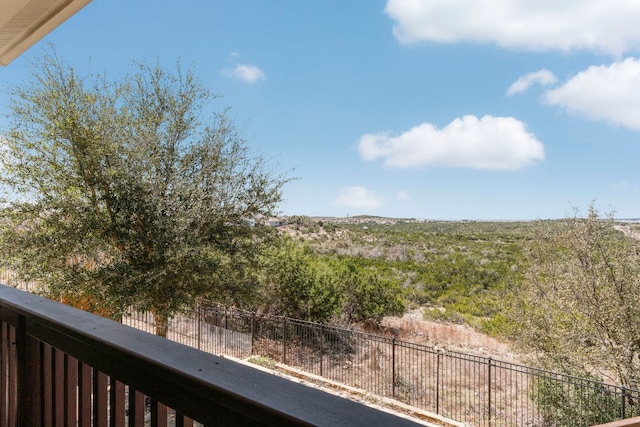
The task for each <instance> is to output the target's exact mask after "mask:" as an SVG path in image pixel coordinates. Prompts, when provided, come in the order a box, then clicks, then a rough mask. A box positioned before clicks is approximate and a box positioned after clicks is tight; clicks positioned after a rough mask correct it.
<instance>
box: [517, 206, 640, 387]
mask: <svg viewBox="0 0 640 427" xmlns="http://www.w3.org/2000/svg"><path fill="white" fill-rule="evenodd" d="M614 226H615V221H614V220H613V219H612V218H611V217H607V218H601V217H600V216H599V214H598V212H597V211H596V209H595V208H594V207H593V206H592V207H590V209H589V213H588V215H587V216H586V217H584V218H582V217H578V216H577V215H576V216H574V217H573V218H569V219H567V221H566V224H565V228H564V230H563V231H561V232H558V231H557V230H553V231H552V232H548V233H545V234H543V235H542V236H541V237H540V239H539V243H538V244H537V245H534V246H533V247H532V250H531V254H530V256H531V267H530V269H529V271H528V273H527V277H528V280H527V281H526V284H525V285H523V288H522V289H521V290H520V294H519V298H518V299H517V300H516V303H515V305H514V308H513V312H512V313H511V315H512V319H513V320H514V321H515V322H516V323H517V324H518V328H517V330H516V331H515V334H514V338H515V339H516V340H517V341H518V342H519V343H520V344H522V345H524V348H525V349H527V350H528V351H531V350H533V351H534V352H535V355H536V358H537V360H538V361H539V362H542V363H543V364H545V365H546V366H547V367H549V368H553V369H560V370H562V371H565V372H570V373H575V372H580V373H590V374H594V375H597V376H598V377H599V378H605V379H609V380H611V381H615V382H620V383H622V384H623V385H625V386H627V387H631V388H638V387H639V386H640V339H639V338H638V337H640V280H638V278H639V277H640V248H639V247H638V242H637V241H635V240H633V239H630V238H628V237H627V236H625V235H624V234H623V233H621V232H619V231H617V230H616V229H615V228H614Z"/></svg>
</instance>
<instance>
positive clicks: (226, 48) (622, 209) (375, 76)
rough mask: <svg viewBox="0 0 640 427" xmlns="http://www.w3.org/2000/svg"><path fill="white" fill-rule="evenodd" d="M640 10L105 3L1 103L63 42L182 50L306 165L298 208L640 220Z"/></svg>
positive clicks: (121, 69) (23, 67)
mask: <svg viewBox="0 0 640 427" xmlns="http://www.w3.org/2000/svg"><path fill="white" fill-rule="evenodd" d="M638 21H640V2H635V1H618V2H611V1H608V0H580V1H576V0H563V1H562V2H558V1H535V2H533V1H530V0H483V1H479V0H457V1H451V0H388V1H382V0H366V1H365V0H350V1H344V0H340V1H338V0H323V1H317V2H311V1H300V0H269V1H267V0H202V1H199V0H198V1H197V0H191V1H186V2H180V3H178V2H169V1H164V0H155V1H148V0H136V1H131V0H127V1H125V0H109V1H106V0H93V2H91V3H90V4H89V5H87V6H86V7H85V8H84V9H82V10H81V11H80V12H78V13H77V14H76V15H75V16H73V17H72V18H71V19H69V20H68V21H67V22H65V23H64V24H63V25H62V26H61V27H59V28H58V29H56V30H54V31H53V32H52V33H50V34H49V35H48V36H47V37H46V38H45V39H44V40H43V41H41V42H39V43H38V44H36V45H35V46H34V47H33V48H31V49H30V50H29V51H27V52H26V53H25V54H23V55H22V56H21V57H19V58H18V59H16V60H14V61H13V62H12V63H11V64H9V66H7V67H4V68H0V111H2V112H4V111H6V102H5V101H3V98H4V97H6V89H7V88H8V87H9V86H10V85H12V84H19V83H20V82H21V81H24V79H26V78H28V75H29V72H30V71H29V70H30V67H31V62H32V61H33V60H35V59H37V58H38V57H39V56H40V55H41V54H42V53H43V52H44V51H46V49H47V45H48V44H53V45H54V46H55V49H56V51H57V52H58V54H59V55H60V56H62V57H63V58H65V60H67V61H68V62H70V63H71V64H73V65H74V66H75V67H76V68H77V69H78V70H83V69H87V68H88V67H91V69H93V70H94V71H95V70H106V72H107V75H108V76H112V77H114V78H119V77H120V76H122V75H124V74H126V73H127V71H129V70H131V61H132V60H140V59H142V60H149V61H155V60H156V58H159V60H160V61H161V62H162V63H163V64H166V65H168V66H172V65H173V64H174V63H175V62H176V60H178V59H179V60H180V61H181V62H182V63H183V64H193V66H194V67H195V69H196V70H197V72H198V74H199V76H200V78H201V79H202V81H203V82H204V83H205V84H206V85H207V86H208V87H209V88H211V89H212V90H213V91H214V92H215V93H217V94H219V95H220V96H221V98H220V99H219V100H218V102H219V105H217V107H218V108H220V109H222V108H223V107H225V106H229V107H231V108H232V115H233V116H234V117H235V120H236V124H237V125H238V126H239V128H240V129H241V130H242V133H243V135H244V136H245V137H246V138H247V139H248V141H249V143H250V145H251V146H253V147H255V148H256V150H259V152H260V153H262V154H263V155H265V156H266V157H268V158H272V159H273V160H274V161H276V162H278V163H279V165H280V166H279V167H280V168H281V169H282V170H285V171H290V173H289V174H290V176H293V177H297V178H299V179H298V180H296V181H294V182H292V183H290V184H288V185H287V186H286V187H285V188H284V198H285V201H284V202H283V203H282V204H281V206H280V211H281V212H282V213H283V214H285V215H296V214H301V215H311V216H346V215H361V214H370V215H382V216H393V217H413V218H419V219H448V220H456V219H498V220H501V219H505V220H518V219H537V218H560V217H565V216H567V215H571V214H572V213H573V209H574V208H579V209H581V210H582V211H585V210H586V209H587V206H588V205H589V203H591V202H592V201H595V203H596V206H597V207H598V208H599V209H600V210H601V211H603V212H604V211H612V210H614V211H615V212H616V216H617V217H620V218H629V217H640V197H639V196H640V168H639V167H638V161H639V160H640V56H639V55H640V26H639V25H637V22H638ZM2 120H4V119H2ZM2 123H4V122H2V121H0V124H2Z"/></svg>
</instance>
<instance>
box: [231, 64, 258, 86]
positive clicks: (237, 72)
mask: <svg viewBox="0 0 640 427" xmlns="http://www.w3.org/2000/svg"><path fill="white" fill-rule="evenodd" d="M224 72H225V74H226V75H228V76H231V77H234V78H236V79H239V80H243V81H245V82H247V83H256V82H258V81H261V80H266V79H267V76H266V74H265V73H264V72H263V71H262V70H261V69H260V68H258V67H256V66H255V65H251V64H238V65H236V66H235V68H233V69H226V70H224Z"/></svg>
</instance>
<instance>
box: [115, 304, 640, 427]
mask: <svg viewBox="0 0 640 427" xmlns="http://www.w3.org/2000/svg"><path fill="white" fill-rule="evenodd" d="M123 323H126V324H128V325H130V326H134V327H136V328H139V329H145V330H148V331H153V327H154V322H153V316H151V315H150V314H149V313H132V314H131V315H130V316H127V317H125V318H124V319H123ZM168 338H169V339H171V340H174V341H178V342H181V343H183V344H187V345H190V346H192V347H196V348H199V349H201V350H204V351H207V352H210V353H214V354H227V355H231V356H234V357H238V358H245V357H249V356H251V355H255V356H263V357H269V358H271V359H273V360H274V361H276V362H280V363H283V364H286V365H289V366H292V367H296V368H298V369H300V370H303V371H305V372H309V373H312V374H315V375H319V376H322V377H324V378H327V379H329V380H332V381H335V382H339V383H342V384H346V385H349V386H352V387H356V388H359V389H361V390H363V391H365V392H366V393H370V394H371V398H372V399H375V396H382V397H388V398H393V399H396V400H398V401H401V402H403V403H406V404H408V405H411V406H414V407H417V408H420V409H424V410H427V411H430V412H434V413H437V414H439V415H442V416H444V417H447V418H450V419H454V420H457V421H463V422H467V423H470V424H472V425H477V426H588V425H594V424H600V423H605V422H609V421H614V420H618V419H624V418H628V417H632V416H636V415H640V391H638V390H630V389H626V388H624V387H620V386H615V385H609V384H605V383H602V382H598V381H594V380H589V379H584V378H577V377H572V376H568V375H563V374H558V373H554V372H549V371H544V370H540V369H535V368H530V367H527V366H523V365H518V364H514V363H510V362H505V361H500V360H495V359H492V358H486V357H480V356H474V355H470V354H464V353H459V352H454V351H443V350H442V349H437V348H434V347H431V346H427V345H423V344H417V343H411V342H407V341H401V340H397V339H394V338H390V337H385V336H380V335H374V334H368V333H363V332H359V331H354V330H348V329H342V328H338V327H333V326H327V325H322V324H316V323H310V322H305V321H300V320H295V319H290V318H286V317H280V316H270V315H263V314H256V313H251V312H245V311H241V310H235V309H229V308H224V307H214V308H207V309H200V310H198V311H196V312H195V313H194V314H193V316H178V317H176V318H175V319H174V320H173V321H172V324H171V327H170V328H169V333H168Z"/></svg>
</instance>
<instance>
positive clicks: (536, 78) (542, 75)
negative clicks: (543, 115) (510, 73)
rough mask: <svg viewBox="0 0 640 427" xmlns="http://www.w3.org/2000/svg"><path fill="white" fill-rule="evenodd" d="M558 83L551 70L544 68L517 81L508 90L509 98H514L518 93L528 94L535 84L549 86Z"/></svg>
mask: <svg viewBox="0 0 640 427" xmlns="http://www.w3.org/2000/svg"><path fill="white" fill-rule="evenodd" d="M557 81H558V79H557V78H556V76H555V75H554V74H553V73H552V72H551V71H549V70H547V69H545V68H543V69H542V70H540V71H536V72H535V73H529V74H525V75H524V76H522V77H520V78H519V79H518V80H516V81H515V82H514V83H513V84H512V85H511V86H509V89H508V90H507V95H508V96H513V95H516V94H518V93H522V92H526V91H527V90H528V89H529V88H530V87H531V86H533V85H534V84H540V85H543V86H547V85H550V84H554V83H556V82H557Z"/></svg>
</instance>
